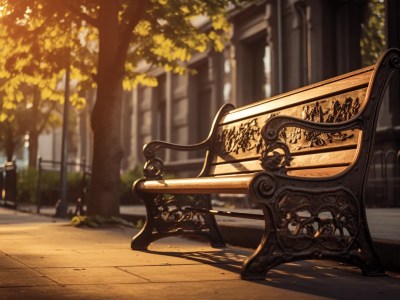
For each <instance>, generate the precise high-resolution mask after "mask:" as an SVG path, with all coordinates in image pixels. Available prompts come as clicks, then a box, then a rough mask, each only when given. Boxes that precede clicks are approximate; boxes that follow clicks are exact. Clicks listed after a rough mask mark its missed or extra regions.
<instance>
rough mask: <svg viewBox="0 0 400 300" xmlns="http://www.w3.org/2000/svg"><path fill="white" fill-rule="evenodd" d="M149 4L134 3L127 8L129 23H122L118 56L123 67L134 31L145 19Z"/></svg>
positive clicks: (126, 17) (144, 2) (145, 2)
mask: <svg viewBox="0 0 400 300" xmlns="http://www.w3.org/2000/svg"><path fill="white" fill-rule="evenodd" d="M149 2H150V1H149V0H143V1H132V3H131V4H130V5H129V7H128V8H127V10H126V12H125V18H124V20H127V21H128V22H127V23H122V25H121V27H122V28H121V43H120V45H119V49H118V52H119V55H118V56H117V61H116V64H117V65H122V66H123V63H124V62H125V59H126V55H127V53H128V47H129V44H130V42H131V37H132V31H133V29H134V28H135V26H136V25H137V24H138V23H139V21H140V20H141V19H142V18H143V16H144V14H145V12H146V9H147V7H148V5H149ZM124 20H123V21H124Z"/></svg>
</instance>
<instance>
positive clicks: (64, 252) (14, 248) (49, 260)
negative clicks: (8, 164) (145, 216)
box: [0, 208, 400, 300]
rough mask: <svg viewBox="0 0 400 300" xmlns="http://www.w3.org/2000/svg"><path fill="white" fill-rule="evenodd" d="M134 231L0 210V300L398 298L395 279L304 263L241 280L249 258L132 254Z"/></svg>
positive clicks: (182, 245) (173, 250)
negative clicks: (78, 225)
mask: <svg viewBox="0 0 400 300" xmlns="http://www.w3.org/2000/svg"><path fill="white" fill-rule="evenodd" d="M136 233H137V230H136V229H131V228H126V227H117V226H114V227H107V228H102V229H88V228H75V227H73V226H70V225H69V224H68V222H66V221H62V220H61V221H60V220H59V219H53V218H50V217H45V216H38V215H33V214H27V213H22V212H16V211H13V210H7V209H4V208H0V299H86V300H88V299H174V300H175V299H196V300H197V299H284V298H289V297H290V298H293V299H378V298H379V299H398V296H399V295H400V274H396V273H390V272H389V273H388V276H384V277H366V276H362V275H361V273H360V271H359V270H358V269H357V268H353V267H349V266H344V265H341V264H337V263H335V262H327V261H305V262H304V261H303V262H297V263H291V264H287V265H284V266H280V267H278V268H276V269H274V270H272V271H270V273H269V275H268V277H267V279H266V280H264V281H244V280H241V279H240V278H239V274H240V266H241V264H242V262H243V260H244V259H245V257H247V256H248V255H249V254H250V250H247V249H243V248H233V247H229V248H225V249H213V248H210V247H209V246H208V245H207V244H206V243H199V242H196V241H193V240H187V239H183V238H173V239H172V238H169V239H164V240H161V241H157V242H156V243H154V244H153V245H152V246H151V248H150V251H147V252H142V251H132V250H131V249H130V239H131V237H132V236H133V235H134V234H136Z"/></svg>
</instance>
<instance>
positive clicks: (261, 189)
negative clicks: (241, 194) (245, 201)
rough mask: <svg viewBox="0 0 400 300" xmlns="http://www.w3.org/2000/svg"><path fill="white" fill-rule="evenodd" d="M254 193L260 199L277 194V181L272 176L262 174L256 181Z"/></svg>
mask: <svg viewBox="0 0 400 300" xmlns="http://www.w3.org/2000/svg"><path fill="white" fill-rule="evenodd" d="M253 186H254V191H255V193H256V195H257V197H258V198H261V199H262V198H264V197H269V196H271V195H273V194H274V193H275V190H276V179H275V176H273V175H272V174H266V173H264V174H262V175H260V176H258V177H256V179H255V181H254V184H253Z"/></svg>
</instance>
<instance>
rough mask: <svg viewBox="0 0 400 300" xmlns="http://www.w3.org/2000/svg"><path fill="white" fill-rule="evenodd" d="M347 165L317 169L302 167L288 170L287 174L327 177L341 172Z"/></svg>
mask: <svg viewBox="0 0 400 300" xmlns="http://www.w3.org/2000/svg"><path fill="white" fill-rule="evenodd" d="M347 168H348V167H347V166H343V167H330V168H317V169H302V170H290V171H288V173H287V175H289V176H297V177H308V178H310V177H314V178H316V177H318V178H321V177H329V176H334V175H337V174H340V173H342V172H343V171H345V170H346V169H347Z"/></svg>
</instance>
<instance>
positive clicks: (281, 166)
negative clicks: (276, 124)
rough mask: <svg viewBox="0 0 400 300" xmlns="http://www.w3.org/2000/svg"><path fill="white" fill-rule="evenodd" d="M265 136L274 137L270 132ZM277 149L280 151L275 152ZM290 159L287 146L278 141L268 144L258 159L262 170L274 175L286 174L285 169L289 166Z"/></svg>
mask: <svg viewBox="0 0 400 300" xmlns="http://www.w3.org/2000/svg"><path fill="white" fill-rule="evenodd" d="M267 134H270V137H272V136H273V135H274V133H272V132H270V133H268V132H267ZM277 149H281V150H282V151H276V150H277ZM282 152H283V153H282ZM292 159H293V158H292V156H291V154H290V150H289V148H288V146H287V145H286V144H285V143H283V142H280V141H277V142H273V143H271V144H269V145H268V147H267V148H266V149H265V150H264V151H263V152H262V154H261V157H260V161H261V166H262V167H263V169H264V170H267V171H271V172H275V173H286V167H287V166H290V161H291V160H292Z"/></svg>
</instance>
